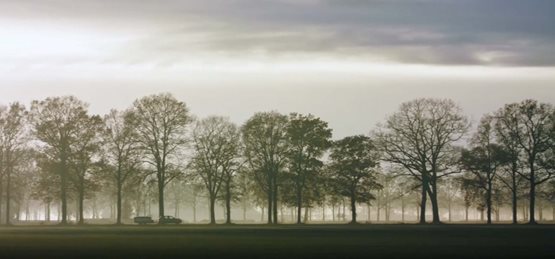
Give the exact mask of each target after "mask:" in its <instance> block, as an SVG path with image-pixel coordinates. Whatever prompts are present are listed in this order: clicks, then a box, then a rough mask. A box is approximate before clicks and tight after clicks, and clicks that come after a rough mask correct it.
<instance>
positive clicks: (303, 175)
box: [287, 113, 332, 224]
mask: <svg viewBox="0 0 555 259" xmlns="http://www.w3.org/2000/svg"><path fill="white" fill-rule="evenodd" d="M331 135H332V133H331V129H330V128H328V123H327V122H324V121H322V120H321V119H320V118H316V117H314V116H313V115H310V114H309V115H301V114H297V113H292V114H291V115H290V116H289V124H288V125H287V140H288V142H289V145H290V149H289V152H288V157H289V161H290V169H289V171H290V172H291V173H292V174H293V175H294V176H293V183H294V186H295V194H296V206H297V224H300V223H301V208H302V206H303V193H304V192H305V189H306V186H307V180H310V179H311V178H314V177H316V174H318V173H319V172H322V170H321V168H322V166H323V162H322V161H321V158H322V155H323V154H324V152H325V151H326V150H327V149H328V148H329V147H330V146H331V140H330V139H331ZM312 180H313V181H317V179H312Z"/></svg>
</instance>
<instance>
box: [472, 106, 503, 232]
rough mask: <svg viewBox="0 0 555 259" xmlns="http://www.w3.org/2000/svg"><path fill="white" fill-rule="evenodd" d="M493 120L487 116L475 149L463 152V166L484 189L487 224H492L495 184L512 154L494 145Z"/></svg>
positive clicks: (477, 137)
mask: <svg viewBox="0 0 555 259" xmlns="http://www.w3.org/2000/svg"><path fill="white" fill-rule="evenodd" d="M494 141H495V139H494V129H493V118H492V117H491V116H485V117H484V118H482V120H481V121H480V125H479V126H478V131H477V132H476V134H475V135H474V138H473V140H472V145H473V148H472V149H470V150H463V152H462V156H461V164H462V167H463V168H464V169H465V170H468V171H469V172H471V173H472V174H473V175H474V180H475V181H476V184H477V186H479V187H480V188H482V189H484V192H485V195H486V196H485V201H486V209H487V224H491V213H492V194H493V191H494V190H493V184H494V181H495V180H496V177H497V174H498V171H499V168H500V167H502V166H503V165H505V164H507V163H509V162H510V153H509V152H507V151H505V150H504V149H503V148H502V146H500V145H497V144H495V143H494Z"/></svg>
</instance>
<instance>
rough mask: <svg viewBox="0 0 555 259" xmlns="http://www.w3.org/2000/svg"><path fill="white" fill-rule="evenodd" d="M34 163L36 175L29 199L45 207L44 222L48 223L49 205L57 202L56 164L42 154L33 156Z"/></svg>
mask: <svg viewBox="0 0 555 259" xmlns="http://www.w3.org/2000/svg"><path fill="white" fill-rule="evenodd" d="M34 161H36V163H37V169H38V171H37V175H36V176H35V179H34V181H33V191H32V194H31V197H33V198H34V199H36V200H39V201H42V202H43V203H44V205H45V220H46V221H50V215H51V210H50V209H51V205H52V203H53V202H55V201H59V197H60V189H59V186H60V179H59V177H56V176H57V175H58V171H59V168H57V166H58V165H59V164H58V163H55V162H54V161H52V160H49V159H48V157H47V156H46V155H44V154H35V158H34Z"/></svg>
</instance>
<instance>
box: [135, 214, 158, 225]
mask: <svg viewBox="0 0 555 259" xmlns="http://www.w3.org/2000/svg"><path fill="white" fill-rule="evenodd" d="M133 222H135V223H137V224H139V225H146V224H150V223H154V220H152V218H151V217H147V216H139V217H135V218H133Z"/></svg>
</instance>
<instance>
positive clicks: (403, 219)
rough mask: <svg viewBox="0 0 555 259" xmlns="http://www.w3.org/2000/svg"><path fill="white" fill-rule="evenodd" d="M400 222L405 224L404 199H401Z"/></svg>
mask: <svg viewBox="0 0 555 259" xmlns="http://www.w3.org/2000/svg"><path fill="white" fill-rule="evenodd" d="M401 222H405V199H403V197H401Z"/></svg>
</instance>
